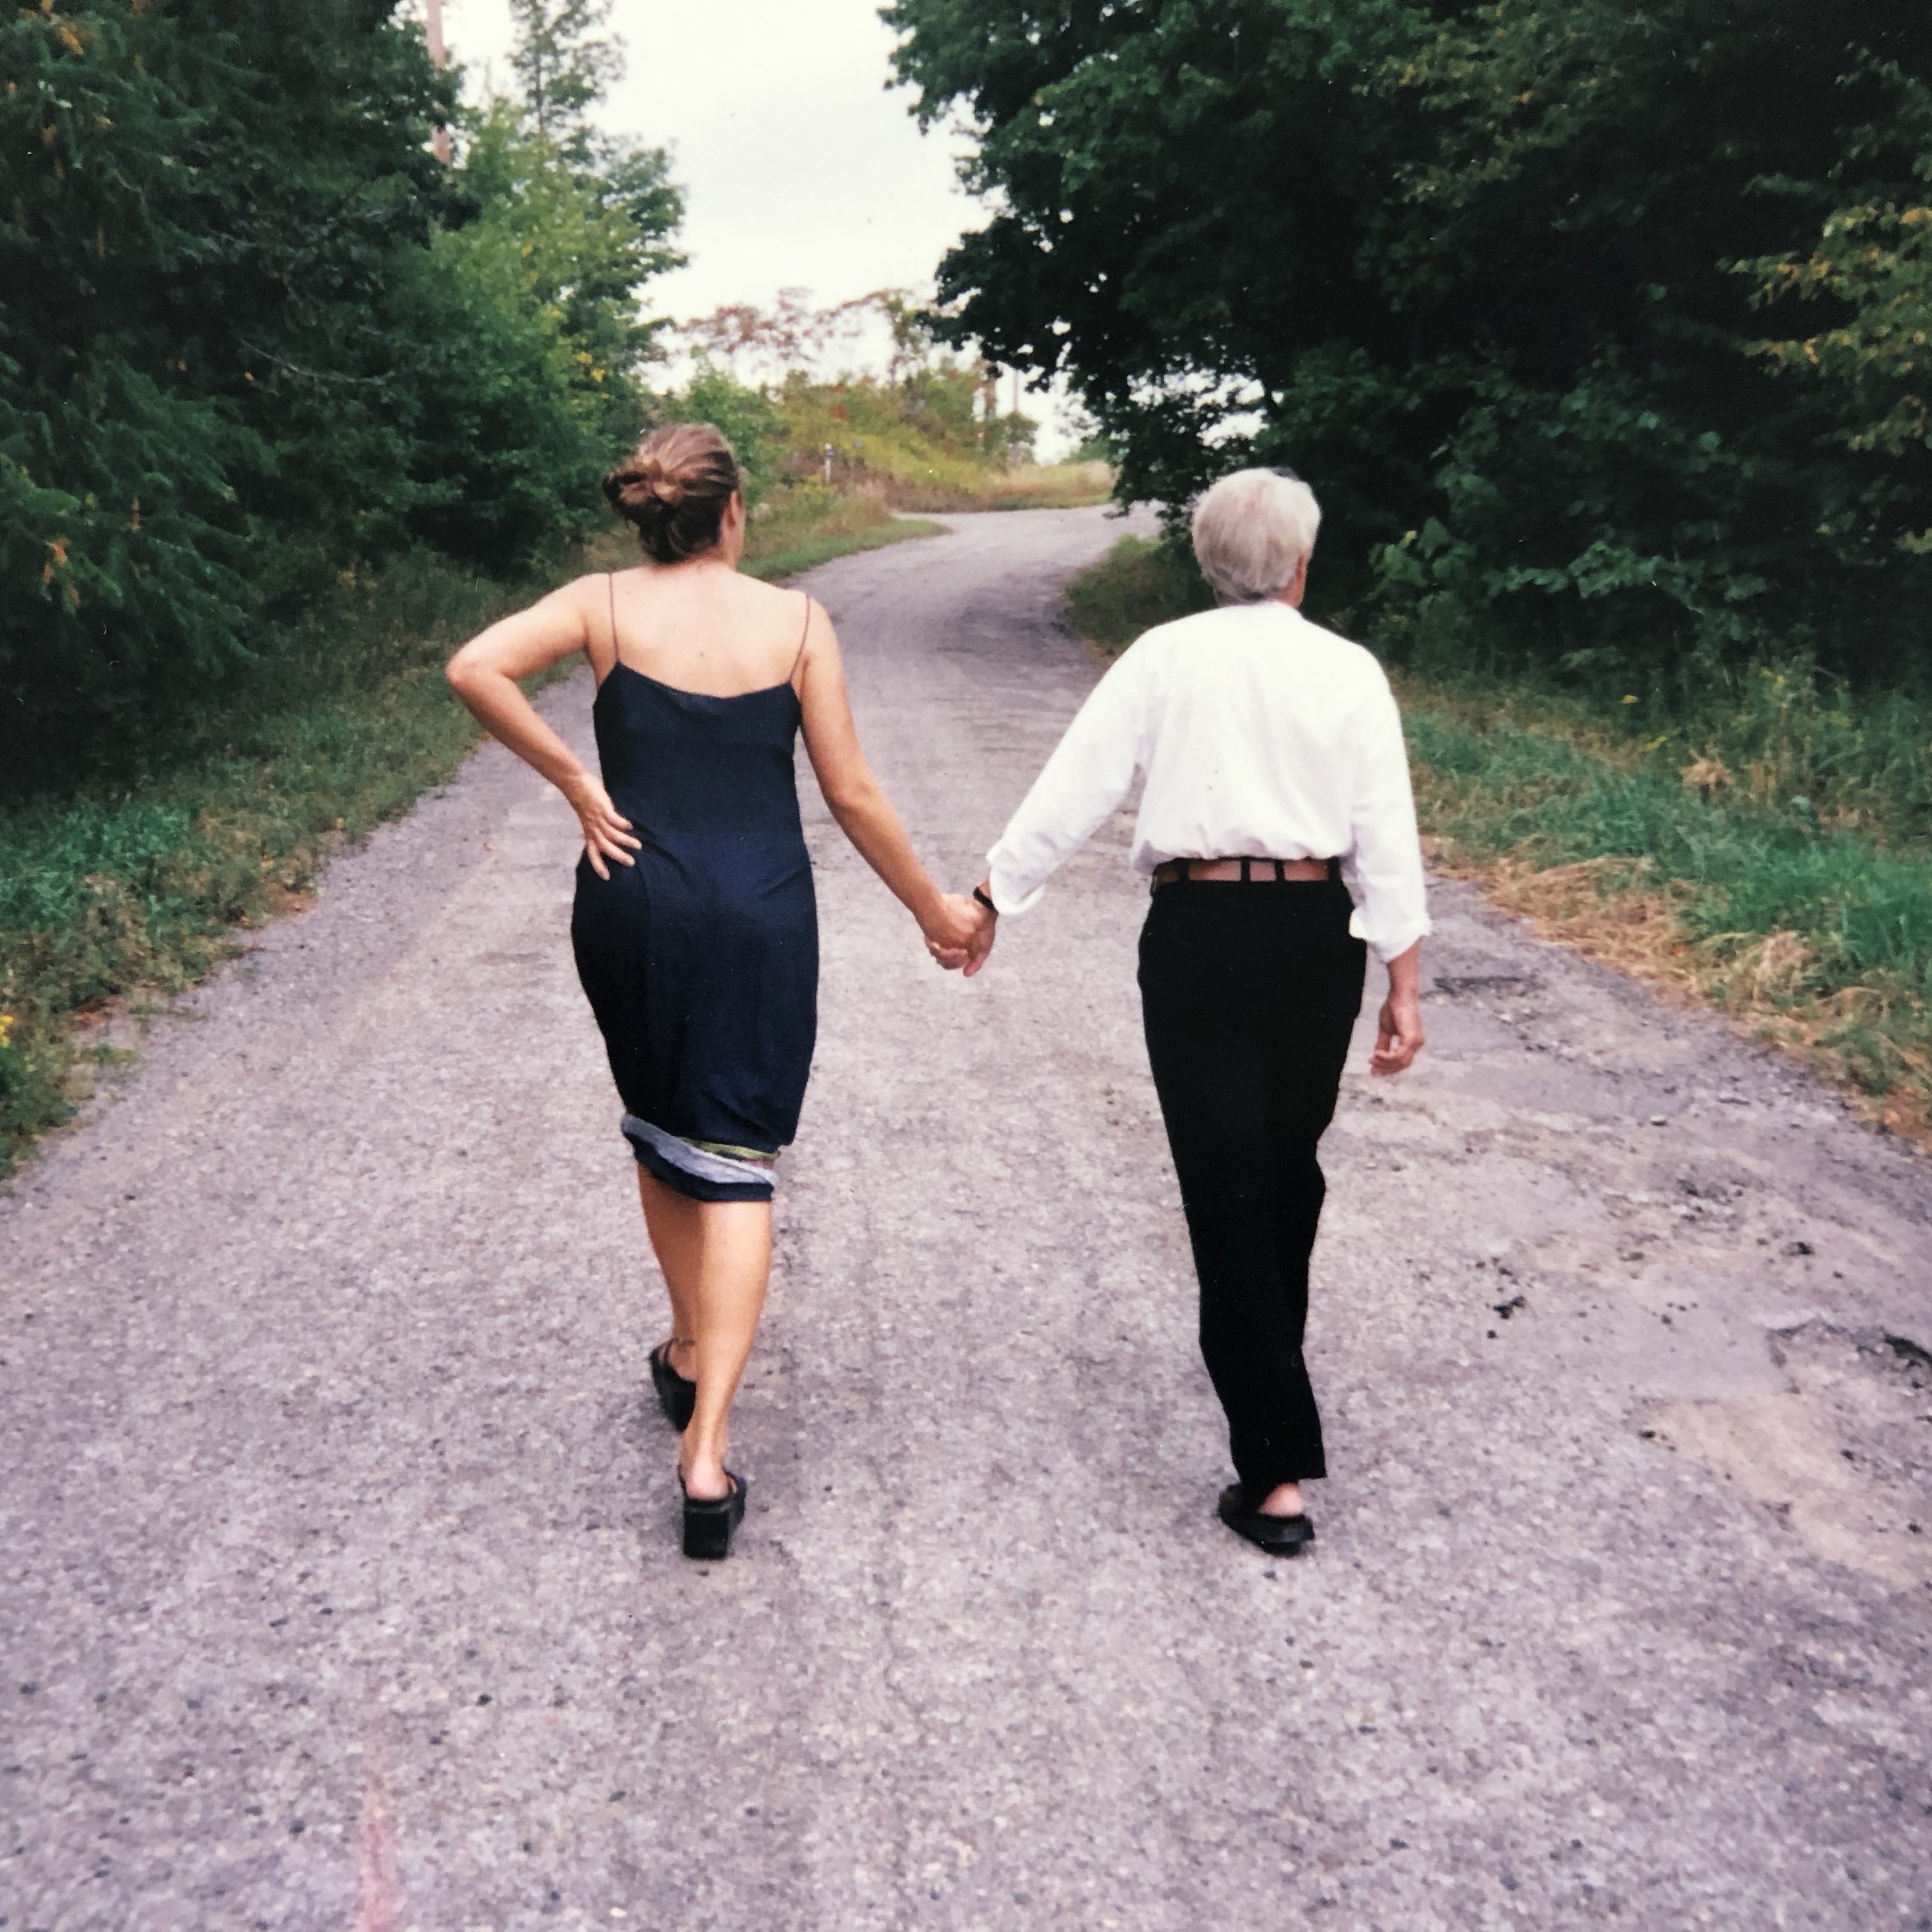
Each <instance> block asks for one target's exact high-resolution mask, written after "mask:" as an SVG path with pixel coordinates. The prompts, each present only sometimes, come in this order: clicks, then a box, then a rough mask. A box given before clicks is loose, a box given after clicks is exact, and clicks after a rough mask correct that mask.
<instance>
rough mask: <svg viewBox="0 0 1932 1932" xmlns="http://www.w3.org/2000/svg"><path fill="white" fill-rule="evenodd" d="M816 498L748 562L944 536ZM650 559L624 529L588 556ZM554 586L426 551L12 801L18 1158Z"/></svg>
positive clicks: (436, 743)
mask: <svg viewBox="0 0 1932 1932" xmlns="http://www.w3.org/2000/svg"><path fill="white" fill-rule="evenodd" d="M819 496H820V498H822V499H824V500H812V501H808V502H799V503H794V504H793V505H790V506H789V507H788V508H787V511H786V512H785V514H783V515H779V516H765V517H760V518H759V519H758V520H757V521H756V522H755V523H754V526H753V530H752V532H751V535H752V538H753V541H751V542H750V543H748V545H747V552H746V555H747V562H746V568H748V569H750V570H751V571H754V573H755V574H757V575H759V576H761V577H778V576H785V575H789V574H791V573H793V572H794V571H800V570H805V569H808V568H811V567H812V566H813V565H816V564H819V563H822V562H826V561H827V560H828V559H830V558H832V557H834V556H841V555H844V554H845V553H847V552H849V551H852V550H865V549H871V548H872V547H875V546H876V545H877V544H882V543H895V542H898V541H901V540H902V539H903V538H907V537H913V536H919V535H929V534H932V535H936V534H938V525H936V524H930V523H926V524H921V523H916V522H913V520H910V519H904V518H899V519H895V518H894V517H892V514H891V512H890V511H889V510H887V509H886V508H885V506H884V505H883V504H882V503H880V502H877V501H876V500H874V499H869V498H868V499H862V500H860V501H859V502H856V503H853V502H849V501H848V500H847V499H842V498H840V497H838V496H835V495H834V494H833V493H832V492H830V491H825V492H822V493H819ZM632 556H634V549H633V548H632V547H631V546H630V545H629V544H628V543H627V542H625V541H622V539H621V538H619V537H618V536H616V535H615V534H613V535H611V536H610V537H608V538H601V539H599V540H598V541H597V542H596V543H595V544H593V545H592V547H591V550H590V552H589V556H588V558H587V559H586V560H587V562H589V565H590V567H592V568H610V567H613V565H615V566H618V567H621V566H622V565H623V564H625V563H627V562H629V561H631V558H632ZM546 587H547V584H546V583H544V582H542V581H532V582H529V583H520V584H507V585H506V584H504V583H499V582H497V581H496V580H493V579H490V578H487V577H481V576H478V575H476V574H472V573H470V572H468V571H463V570H462V569H460V568H458V567H456V566H455V565H451V564H449V563H448V562H444V561H443V560H441V559H436V558H433V557H428V556H419V557H414V558H411V559H407V560H406V561H404V562H401V563H399V564H398V565H395V567H394V568H392V569H390V570H389V571H386V572H385V573H384V574H383V575H381V576H380V577H378V578H376V579H374V580H371V581H368V582H365V583H362V584H359V585H358V586H355V587H354V588H353V589H347V590H345V591H344V592H343V594H342V595H341V597H340V598H337V599H335V600H334V601H332V602H331V603H330V604H329V605H328V606H327V607H323V608H320V609H318V610H316V611H315V612H314V613H312V614H311V616H308V618H307V619H305V620H304V622H302V623H300V624H299V625H295V626H293V627H292V628H290V629H289V630H288V631H285V632H283V633H280V634H278V635H277V636H276V637H275V639H274V640H273V642H272V646H271V648H270V649H269V652H268V653H267V658H266V663H265V666H264V668H263V671H262V673H261V674H260V676H258V678H257V681H256V682H255V684H254V686H253V687H252V688H250V689H248V690H247V691H242V692H239V693H237V694H234V695H233V697H231V699H230V700H229V703H226V705H224V706H223V707H222V708H221V709H220V711H219V712H218V713H216V714H214V715H208V716H207V717H205V718H202V720H201V721H200V723H199V726H198V727H197V730H196V736H195V739H194V742H193V743H191V744H184V745H180V746H178V747H176V748H175V755H174V756H173V757H172V758H171V759H169V760H164V761H162V762H160V763H158V764H157V768H156V769H155V770H154V772H152V773H151V774H150V775H147V776H145V777H143V778H141V779H140V780H139V781H138V782H136V783H135V784H133V785H132V786H131V787H130V789H128V790H125V791H123V792H119V793H110V792H107V791H97V792H93V793H89V794H87V795H84V796H71V797H63V798H49V799H37V800H34V801H31V802H27V803H24V804H17V805H11V806H8V807H5V808H0V1175H4V1174H5V1173H6V1172H8V1171H9V1170H10V1168H11V1167H12V1166H13V1163H15V1162H16V1161H17V1160H18V1159H19V1157H20V1155H21V1154H23V1151H25V1150H26V1148H28V1146H29V1145H31V1142H33V1141H34V1139H35V1138H36V1137H37V1136H39V1135H40V1134H41V1133H45V1132H46V1130H48V1129H49V1128H50V1127H55V1126H57V1125H58V1124H59V1123H60V1122H61V1121H63V1120H65V1118H68V1115H71V1112H73V1110H74V1106H75V1105H76V1103H77V1101H78V1100H80V1097H82V1096H83V1094H84V1093H85V1091H86V1087H87V1085H88V1077H89V1072H90V1070H91V1069H92V1067H95V1066H97V1065H98V1064H101V1063H104V1062H106V1061H111V1060H113V1059H115V1058H121V1057H123V1056H122V1055H120V1054H119V1053H118V1052H117V1051H116V1050H115V1049H113V1047H111V1046H110V1045H109V1044H107V1038H106V1034H105V1033H104V1030H103V1029H102V1028H101V1027H100V1026H99V1025H95V1024H91V1023H92V1022H98V1021H99V1020H101V1019H105V1018H107V1017H108V1016H111V1015H112V1014H113V1013H116V1012H119V1011H125V1010H130V1008H132V1009H133V1010H139V1006H140V1004H141V1003H142V1001H145V1000H149V999H154V998H164V997H166V995H170V994H173V993H178V992H181V991H182V990H184V989H186V988H187V987H188V986H192V985H193V984H194V983H196V981H197V980H200V979H202V977H205V975H206V974H207V973H208V971H210V970H211V968H213V967H214V966H215V965H217V964H218V963H219V962H220V961H221V960H222V959H225V958H226V957H228V956H230V955H231V954H232V953H234V952H235V951H236V950H237V946H238V943H239V936H240V935H242V933H244V932H246V931H247V930H248V929H249V928H251V927H253V926H258V925H260V924H261V923H263V922H264V921H266V920H267V919H271V918H273V917H274V916H276V915H277V914H278V913H281V912H284V911H287V910H290V909H291V908H293V907H296V906H297V905H299V904H301V903H302V901H303V898H304V897H305V895H306V894H307V893H308V892H309V891H310V889H311V888H312V887H313V886H314V883H315V881H316V879H317V876H318V875H319V874H320V871H322V869H323V867H324V866H325V865H326V864H327V862H328V861H329V859H330V857H331V856H332V855H333V854H334V853H335V852H336V851H338V850H340V849H341V847H343V846H344V845H345V844H352V843H353V842H354V841H356V840H358V839H359V838H363V837H365V836H366V835H368V832H370V831H371V829H373V828H374V826H377V825H378V824H380V823H382V821H383V820H386V819H389V818H394V817H398V816H399V815H400V814H401V813H403V812H404V811H407V809H408V808H409V807H410V805H412V804H413V803H414V802H415V801H416V799H418V798H419V796H421V795H422V793H423V792H424V791H425V790H428V789H429V788H430V787H432V786H434V785H437V784H441V783H443V781H445V780H446V779H447V778H449V777H450V776H451V775H452V774H453V773H454V772H455V770H456V769H457V767H458V766H459V765H460V763H462V762H463V759H464V757H466V756H467V754H469V751H470V749H471V748H472V746H473V745H474V744H475V742H476V738H477V735H478V734H477V729H476V727H475V723H474V722H473V721H472V719H471V718H470V716H469V713H468V712H466V711H465V710H464V709H463V707H462V706H460V704H458V703H457V702H456V701H455V699H454V698H453V697H452V696H451V694H450V692H449V688H448V686H447V685H446V684H445V683H444V682H443V661H444V660H445V659H446V658H447V657H448V655H449V652H450V651H451V650H452V649H454V648H455V646H456V645H457V644H458V643H460V641H461V640H463V638H464V637H469V636H471V635H473V634H475V632H476V631H478V630H480V629H481V628H483V626H484V625H485V624H487V623H489V622H491V621H493V619H495V618H496V617H497V616H500V615H502V613H504V612H505V611H506V610H510V609H512V608H514V607H516V606H517V605H518V604H522V603H525V602H527V601H529V599H530V598H532V597H534V596H535V595H538V594H539V593H540V592H541V591H542V590H543V589H545V588H546Z"/></svg>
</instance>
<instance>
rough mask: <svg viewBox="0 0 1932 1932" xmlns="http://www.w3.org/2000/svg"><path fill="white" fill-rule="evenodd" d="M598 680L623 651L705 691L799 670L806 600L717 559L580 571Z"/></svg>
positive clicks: (751, 685)
mask: <svg viewBox="0 0 1932 1932" xmlns="http://www.w3.org/2000/svg"><path fill="white" fill-rule="evenodd" d="M579 588H580V592H583V593H585V594H586V604H587V605H588V606H589V608H588V609H587V610H586V617H587V618H588V619H589V623H588V628H589V658H590V662H591V667H592V670H594V671H595V673H596V676H597V680H598V682H599V683H600V684H601V682H603V681H604V679H605V678H606V677H607V676H608V675H609V674H610V670H611V667H612V666H613V664H615V663H616V662H617V661H619V660H621V661H622V662H623V663H625V664H628V666H629V667H630V668H631V670H634V671H637V672H640V673H642V674H643V676H646V677H648V678H652V679H655V680H656V681H657V682H658V683H659V684H667V685H672V686H673V687H675V688H676V689H678V690H679V691H692V692H695V693H697V694H700V695H702V696H703V697H742V696H743V695H744V694H745V693H747V692H748V691H765V690H769V689H770V688H772V686H773V685H780V684H783V683H785V682H787V680H789V679H793V677H794V676H796V672H797V670H798V667H799V657H800V655H801V652H802V649H803V646H804V644H805V637H806V630H807V625H808V618H809V615H810V613H811V608H812V605H811V599H810V598H808V597H807V596H805V595H804V594H803V593H802V592H799V591H796V590H778V589H774V588H773V587H772V586H771V585H770V584H769V583H760V582H759V581H758V580H757V578H756V577H745V576H742V575H740V574H739V573H738V572H737V571H735V570H732V569H730V568H721V567H718V566H715V565H712V566H702V567H699V568H692V567H691V566H689V565H674V566H672V567H671V568H655V569H654V568H650V567H649V566H644V567H640V568H637V569H633V570H619V571H613V572H612V573H611V574H610V575H609V576H607V577H604V576H599V577H586V578H583V579H581V580H580V585H579Z"/></svg>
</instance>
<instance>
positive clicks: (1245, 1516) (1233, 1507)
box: [1215, 1483, 1315, 1556]
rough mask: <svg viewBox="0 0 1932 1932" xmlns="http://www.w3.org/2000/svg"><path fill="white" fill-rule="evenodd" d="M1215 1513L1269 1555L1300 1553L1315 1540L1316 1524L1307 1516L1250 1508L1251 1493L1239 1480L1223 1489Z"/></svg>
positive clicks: (1295, 1554) (1294, 1554) (1236, 1533)
mask: <svg viewBox="0 0 1932 1932" xmlns="http://www.w3.org/2000/svg"><path fill="white" fill-rule="evenodd" d="M1215 1514H1217V1516H1219V1517H1220V1519H1221V1520H1222V1521H1223V1523H1226V1525H1227V1526H1228V1527H1229V1529H1232V1531H1233V1532H1235V1535H1237V1536H1244V1537H1246V1538H1247V1540H1248V1541H1250V1543H1252V1544H1254V1546H1255V1547H1256V1549H1258V1550H1266V1551H1267V1552H1268V1554H1269V1555H1270V1556H1300V1555H1301V1553H1302V1552H1303V1551H1304V1550H1306V1549H1307V1547H1308V1546H1309V1545H1310V1544H1311V1543H1313V1541H1315V1526H1314V1524H1313V1523H1310V1521H1309V1520H1308V1519H1307V1517H1305V1516H1264V1515H1262V1513H1261V1511H1259V1510H1258V1509H1250V1508H1249V1507H1248V1493H1247V1490H1245V1489H1244V1488H1243V1487H1241V1484H1239V1483H1230V1484H1229V1485H1228V1487H1226V1489H1225V1490H1223V1491H1222V1492H1221V1501H1220V1505H1219V1507H1218V1508H1217V1510H1216V1511H1215Z"/></svg>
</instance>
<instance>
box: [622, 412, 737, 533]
mask: <svg viewBox="0 0 1932 1932" xmlns="http://www.w3.org/2000/svg"><path fill="white" fill-rule="evenodd" d="M739 481H740V479H739V474H738V459H737V458H736V456H734V455H733V454H732V451H731V446H730V443H727V442H726V441H725V440H724V437H722V436H721V434H719V433H718V431H716V430H715V429H714V428H712V426H711V425H710V424H709V423H671V424H670V425H667V427H665V428H663V429H661V430H657V431H653V433H652V434H650V435H649V436H647V437H645V439H644V440H643V442H642V443H640V444H639V445H638V446H637V449H635V450H634V452H632V454H631V457H630V458H629V460H628V461H627V462H624V463H619V465H618V466H617V467H616V469H613V470H612V471H611V472H610V475H607V477H605V478H604V496H605V497H606V499H607V500H608V501H609V502H610V507H611V508H613V510H615V511H616V513H617V514H618V515H619V516H620V517H622V518H623V519H624V520H625V522H626V523H629V524H630V525H631V526H632V527H633V528H634V529H635V530H636V531H637V541H638V542H639V543H640V544H642V545H643V550H644V554H645V555H646V556H648V557H649V558H650V559H651V560H652V562H655V563H681V562H683V560H684V559H685V558H686V557H690V556H701V555H702V554H703V552H705V551H706V550H709V549H711V548H712V546H713V545H715V544H716V542H717V541H718V532H719V531H720V530H721V529H722V528H723V526H724V511H725V509H726V508H727V506H728V505H729V504H730V501H731V499H732V498H733V496H735V495H736V494H737V492H738V490H739Z"/></svg>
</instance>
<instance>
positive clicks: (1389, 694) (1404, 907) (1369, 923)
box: [1342, 678, 1434, 965]
mask: <svg viewBox="0 0 1932 1932" xmlns="http://www.w3.org/2000/svg"><path fill="white" fill-rule="evenodd" d="M1354 762H1355V793H1354V797H1353V799H1352V802H1351V804H1350V807H1349V828H1350V832H1351V834H1352V846H1351V850H1350V851H1349V856H1347V858H1346V859H1344V860H1343V867H1342V869H1343V876H1344V877H1345V878H1346V881H1347V883H1348V886H1349V895H1350V896H1351V897H1352V898H1353V899H1354V900H1355V915H1354V916H1353V917H1352V919H1350V921H1349V931H1350V932H1352V933H1353V934H1354V935H1355V937H1356V938H1358V939H1362V940H1366V941H1367V942H1368V944H1369V945H1370V947H1371V948H1372V949H1373V951H1374V953H1375V955H1376V958H1377V959H1379V960H1381V961H1382V962H1383V964H1384V965H1387V964H1388V962H1389V961H1390V960H1391V959H1394V958H1396V957H1397V956H1398V955H1399V954H1401V953H1406V952H1407V951H1408V950H1409V948H1410V947H1412V946H1413V945H1414V944H1415V942H1416V941H1418V939H1420V938H1422V937H1423V936H1424V935H1425V934H1427V933H1428V932H1432V931H1433V930H1434V929H1433V927H1432V926H1431V925H1430V919H1429V901H1428V895H1427V889H1426V888H1425V886H1424V881H1423V871H1422V841H1421V838H1420V836H1419V835H1418V833H1417V831H1416V827H1415V793H1414V792H1413V791H1412V790H1411V789H1410V786H1409V748H1408V746H1407V745H1406V744H1405V743H1404V742H1403V736H1402V717H1401V714H1400V712H1398V711H1397V709H1396V702H1395V694H1394V692H1393V691H1391V690H1390V689H1389V688H1388V679H1385V678H1378V679H1377V680H1376V689H1375V691H1374V692H1373V694H1372V695H1371V696H1370V697H1368V698H1367V700H1365V701H1364V704H1363V706H1362V708H1361V711H1360V712H1359V713H1358V716H1357V719H1356V725H1355V760H1354Z"/></svg>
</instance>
